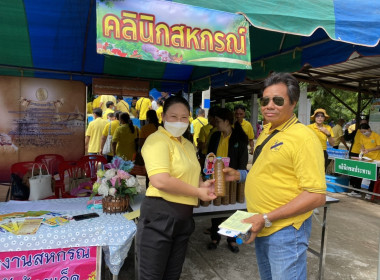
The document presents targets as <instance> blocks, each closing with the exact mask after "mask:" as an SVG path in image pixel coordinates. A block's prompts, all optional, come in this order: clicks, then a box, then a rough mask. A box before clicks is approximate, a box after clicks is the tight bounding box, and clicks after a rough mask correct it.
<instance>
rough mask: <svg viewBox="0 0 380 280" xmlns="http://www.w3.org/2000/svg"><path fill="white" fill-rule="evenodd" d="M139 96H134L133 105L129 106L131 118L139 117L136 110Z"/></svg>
mask: <svg viewBox="0 0 380 280" xmlns="http://www.w3.org/2000/svg"><path fill="white" fill-rule="evenodd" d="M136 103H137V97H136V96H133V97H132V102H131V107H130V108H129V116H130V118H138V117H139V116H138V114H137V110H136Z"/></svg>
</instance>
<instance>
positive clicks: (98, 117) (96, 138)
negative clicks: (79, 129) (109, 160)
mask: <svg viewBox="0 0 380 280" xmlns="http://www.w3.org/2000/svg"><path fill="white" fill-rule="evenodd" d="M102 113H103V112H102V109H100V108H96V109H94V111H93V115H94V120H93V121H92V122H90V123H89V124H88V127H87V130H86V138H85V149H86V150H87V152H88V154H89V155H96V154H99V151H100V144H101V139H102V132H103V129H104V127H105V126H106V125H107V121H106V120H103V118H102Z"/></svg>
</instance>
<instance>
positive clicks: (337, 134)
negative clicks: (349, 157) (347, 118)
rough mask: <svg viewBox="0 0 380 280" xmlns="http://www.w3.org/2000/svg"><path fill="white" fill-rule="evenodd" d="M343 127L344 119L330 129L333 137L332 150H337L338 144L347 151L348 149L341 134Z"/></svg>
mask: <svg viewBox="0 0 380 280" xmlns="http://www.w3.org/2000/svg"><path fill="white" fill-rule="evenodd" d="M343 125H344V119H339V120H338V122H337V124H336V125H335V126H334V127H333V128H332V132H333V135H334V146H333V148H334V149H339V144H340V143H342V144H343V145H344V146H345V147H346V149H347V150H349V149H350V148H349V147H348V145H347V143H346V140H345V139H344V134H343Z"/></svg>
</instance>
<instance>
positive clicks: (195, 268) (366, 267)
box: [106, 193, 380, 280]
mask: <svg viewBox="0 0 380 280" xmlns="http://www.w3.org/2000/svg"><path fill="white" fill-rule="evenodd" d="M329 195H330V196H333V197H335V198H339V199H340V202H339V203H337V204H334V205H331V208H330V209H329V213H328V236H327V254H326V265H325V278H324V279H325V280H346V279H347V280H367V279H371V280H372V279H376V277H377V266H378V261H379V260H378V258H379V249H378V248H379V234H380V204H379V203H373V202H368V201H365V200H362V199H358V198H351V197H348V196H347V195H345V194H344V193H342V194H331V193H330V194H329ZM320 213H321V214H320V215H317V218H318V219H322V209H320ZM220 215H221V214H215V213H214V214H212V215H211V214H207V215H204V214H202V215H198V216H195V218H194V219H195V224H196V229H195V232H194V234H193V235H192V237H191V240H190V244H189V248H188V252H187V257H186V261H185V264H184V267H183V272H182V276H181V280H202V279H207V280H240V279H242V280H243V279H244V280H246V279H259V275H258V270H257V265H256V257H255V252H254V245H242V246H240V252H239V253H238V254H233V253H232V252H230V251H229V250H228V248H227V243H226V241H225V239H222V241H221V243H220V245H219V247H218V249H217V250H215V251H209V250H207V248H206V246H207V243H208V242H209V236H208V235H205V234H204V233H203V230H204V229H205V228H207V227H209V226H210V218H211V217H214V216H220ZM224 215H225V214H224ZM320 233H321V227H320V226H319V225H318V221H317V220H316V219H315V218H313V231H312V236H311V240H310V246H311V247H312V248H315V249H318V248H319V242H320V235H321V234H320ZM132 251H133V248H131V252H132ZM131 252H130V253H131ZM317 273H318V259H317V257H315V256H314V255H313V254H311V253H308V279H309V280H314V279H317ZM106 278H108V277H106ZM119 279H122V280H124V279H134V262H133V258H132V254H130V255H129V256H128V259H127V260H126V263H125V264H124V266H123V268H122V270H121V272H120V275H119Z"/></svg>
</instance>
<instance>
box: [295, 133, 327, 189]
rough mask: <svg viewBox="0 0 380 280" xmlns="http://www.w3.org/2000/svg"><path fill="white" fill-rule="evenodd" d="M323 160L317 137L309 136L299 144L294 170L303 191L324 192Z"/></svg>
mask: <svg viewBox="0 0 380 280" xmlns="http://www.w3.org/2000/svg"><path fill="white" fill-rule="evenodd" d="M300 144H301V143H300ZM310 155H313V156H310ZM323 162H324V156H323V153H322V149H321V147H320V145H319V143H318V140H317V138H314V139H313V138H311V139H310V138H309V139H307V141H305V143H303V144H302V145H300V148H299V150H298V151H297V153H296V156H295V160H294V170H295V173H296V177H297V178H298V180H299V186H300V187H301V188H302V189H303V190H304V191H308V192H311V193H321V194H325V193H326V181H325V179H324V178H325V170H324V165H323V164H321V163H323Z"/></svg>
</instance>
